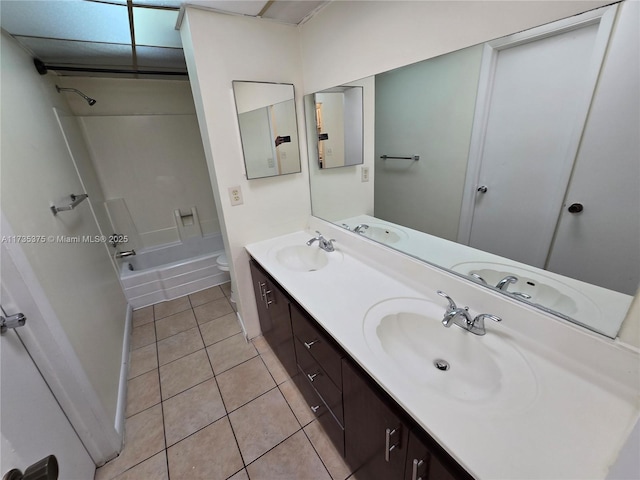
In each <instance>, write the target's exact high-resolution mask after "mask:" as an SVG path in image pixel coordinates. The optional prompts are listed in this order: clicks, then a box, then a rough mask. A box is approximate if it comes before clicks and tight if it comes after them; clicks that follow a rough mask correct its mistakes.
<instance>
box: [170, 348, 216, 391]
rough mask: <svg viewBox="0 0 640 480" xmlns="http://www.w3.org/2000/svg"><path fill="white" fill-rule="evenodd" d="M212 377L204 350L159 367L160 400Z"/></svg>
mask: <svg viewBox="0 0 640 480" xmlns="http://www.w3.org/2000/svg"><path fill="white" fill-rule="evenodd" d="M211 377H213V370H211V365H210V364H209V357H208V356H207V352H206V351H204V350H198V351H197V352H195V353H192V354H190V355H187V356H185V357H182V358H180V359H178V360H176V361H174V362H171V363H168V364H166V365H163V366H162V367H160V385H161V386H162V399H163V400H166V399H167V398H169V397H173V396H174V395H176V394H178V393H180V392H183V391H185V390H186V389H188V388H191V387H193V386H194V385H197V384H199V383H202V382H204V381H205V380H207V379H208V378H211Z"/></svg>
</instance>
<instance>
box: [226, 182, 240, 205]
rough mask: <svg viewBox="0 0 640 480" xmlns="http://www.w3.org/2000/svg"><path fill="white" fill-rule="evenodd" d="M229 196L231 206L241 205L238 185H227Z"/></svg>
mask: <svg viewBox="0 0 640 480" xmlns="http://www.w3.org/2000/svg"><path fill="white" fill-rule="evenodd" d="M229 198H230V199H231V206H232V207H233V206H236V205H242V203H243V201H242V190H241V189H240V185H237V186H235V187H229Z"/></svg>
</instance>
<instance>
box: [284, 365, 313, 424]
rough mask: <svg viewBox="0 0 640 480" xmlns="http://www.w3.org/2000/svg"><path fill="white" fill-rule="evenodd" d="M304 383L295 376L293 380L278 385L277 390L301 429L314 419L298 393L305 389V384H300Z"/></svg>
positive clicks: (302, 397)
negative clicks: (278, 389)
mask: <svg viewBox="0 0 640 480" xmlns="http://www.w3.org/2000/svg"><path fill="white" fill-rule="evenodd" d="M304 381H305V380H304V379H303V378H301V377H300V375H296V376H295V377H294V378H293V379H291V380H287V381H286V382H283V383H281V384H280V385H278V388H280V391H281V392H282V395H284V398H285V399H286V400H287V403H288V404H289V406H290V407H291V410H293V413H294V415H295V416H296V418H297V419H298V422H300V425H302V426H303V427H304V426H305V425H307V424H308V423H310V422H313V421H314V420H315V418H316V416H315V415H314V414H313V412H312V411H311V407H310V406H309V404H308V403H307V401H306V400H305V398H304V396H303V395H302V393H300V389H301V388H304V387H306V384H304V383H302V382H304ZM307 388H311V387H307Z"/></svg>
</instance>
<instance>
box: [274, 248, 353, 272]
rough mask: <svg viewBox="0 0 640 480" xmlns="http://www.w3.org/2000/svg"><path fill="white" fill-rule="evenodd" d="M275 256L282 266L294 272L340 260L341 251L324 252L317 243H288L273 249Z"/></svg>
mask: <svg viewBox="0 0 640 480" xmlns="http://www.w3.org/2000/svg"><path fill="white" fill-rule="evenodd" d="M275 258H276V260H277V261H278V263H280V265H282V266H283V267H286V268H288V269H289V270H293V271H296V272H315V271H317V270H321V269H323V268H325V267H326V266H327V265H329V264H330V263H335V262H340V261H342V253H341V252H339V251H337V250H334V251H333V252H325V251H324V250H322V249H321V248H319V247H318V246H317V245H311V246H307V245H289V246H286V247H281V248H279V249H278V250H276V251H275Z"/></svg>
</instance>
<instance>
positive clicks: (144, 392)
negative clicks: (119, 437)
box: [126, 369, 160, 417]
mask: <svg viewBox="0 0 640 480" xmlns="http://www.w3.org/2000/svg"><path fill="white" fill-rule="evenodd" d="M158 403H160V382H159V380H158V370H157V369H155V370H151V371H150V372H147V373H144V374H142V375H139V376H137V377H135V378H132V379H131V380H129V382H128V385H127V410H126V416H127V417H130V416H131V415H135V414H136V413H140V412H141V411H143V410H146V409H147V408H149V407H153V406H154V405H157V404H158Z"/></svg>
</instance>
